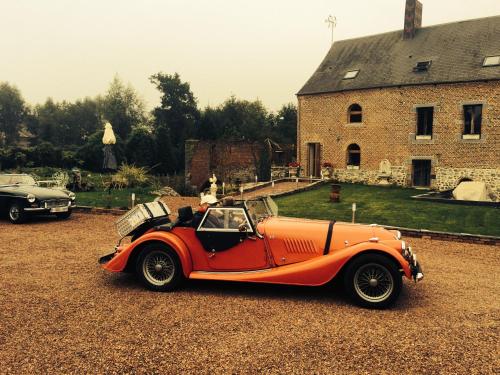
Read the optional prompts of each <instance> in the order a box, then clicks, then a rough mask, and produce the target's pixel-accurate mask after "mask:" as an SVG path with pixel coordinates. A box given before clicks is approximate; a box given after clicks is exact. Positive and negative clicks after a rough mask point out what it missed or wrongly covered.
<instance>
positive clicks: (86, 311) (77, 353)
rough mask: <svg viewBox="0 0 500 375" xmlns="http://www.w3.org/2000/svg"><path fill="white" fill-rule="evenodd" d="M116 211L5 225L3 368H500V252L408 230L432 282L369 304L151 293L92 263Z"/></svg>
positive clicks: (190, 289)
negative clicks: (388, 302) (386, 305)
mask: <svg viewBox="0 0 500 375" xmlns="http://www.w3.org/2000/svg"><path fill="white" fill-rule="evenodd" d="M114 220H116V217H113V216H106V215H86V214H75V215H74V216H72V218H71V219H70V220H68V221H56V220H53V219H50V218H47V219H39V220H36V221H33V222H31V223H29V224H25V225H18V226H13V225H11V224H9V223H7V222H6V221H0V241H1V242H0V265H1V268H0V286H1V288H0V373H2V374H3V373H6V374H23V373H24V374H33V373H78V374H83V373H108V374H109V373H159V374H179V373H194V374H205V373H206V374H209V373H210V374H212V373H253V374H256V373H259V374H260V373H306V374H312V373H322V374H325V373H336V374H345V373H354V374H364V373H366V374H368V373H370V374H382V373H386V374H398V373H400V374H403V373H404V374H412V373H414V374H423V373H425V374H432V373H449V374H488V373H495V372H496V373H498V372H499V371H500V361H499V358H500V346H499V335H498V333H499V317H500V298H499V297H500V278H499V276H498V275H499V273H500V266H499V264H498V255H499V250H500V249H499V248H498V247H494V246H484V245H471V244H464V243H453V242H440V241H432V240H417V239H411V238H410V239H408V241H409V242H410V243H411V244H412V245H413V246H414V247H415V249H416V250H417V253H418V255H419V257H420V258H419V259H420V260H421V262H422V264H423V266H424V271H425V272H426V276H425V279H424V281H423V282H422V283H420V284H419V285H414V284H412V283H409V282H405V286H404V288H403V292H402V295H401V298H400V299H399V301H398V303H397V305H396V306H395V307H394V308H392V309H390V310H385V311H371V310H365V309H360V308H357V307H355V306H353V305H351V304H350V303H349V302H348V301H346V299H345V297H344V295H343V294H342V292H341V291H340V290H338V288H334V287H331V286H329V287H322V288H299V287H286V286H269V285H248V284H232V283H221V282H211V283H207V282H189V283H188V284H187V285H186V287H185V288H184V289H182V290H180V291H177V292H174V293H153V292H149V291H146V290H145V289H143V287H142V286H141V285H139V284H138V282H137V281H136V280H135V279H134V277H132V276H130V275H124V274H109V273H105V272H104V271H102V270H101V269H100V268H99V266H98V264H97V258H98V256H99V255H100V254H101V253H103V252H104V251H105V250H110V249H112V247H113V245H114V244H115V241H116V240H117V238H116V235H115V231H114V229H113V225H112V224H113V221H114Z"/></svg>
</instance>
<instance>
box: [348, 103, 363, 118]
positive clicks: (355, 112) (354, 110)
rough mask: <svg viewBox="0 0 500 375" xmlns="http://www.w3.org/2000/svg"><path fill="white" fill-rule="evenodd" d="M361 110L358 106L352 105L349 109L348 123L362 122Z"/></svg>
mask: <svg viewBox="0 0 500 375" xmlns="http://www.w3.org/2000/svg"><path fill="white" fill-rule="evenodd" d="M362 121H363V110H362V108H361V106H360V105H359V104H353V105H351V106H350V107H349V123H353V122H362Z"/></svg>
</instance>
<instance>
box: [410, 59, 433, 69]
mask: <svg viewBox="0 0 500 375" xmlns="http://www.w3.org/2000/svg"><path fill="white" fill-rule="evenodd" d="M431 62H432V61H431V60H429V61H419V62H418V63H417V65H415V66H414V67H413V71H414V72H426V71H428V70H429V68H430V66H431Z"/></svg>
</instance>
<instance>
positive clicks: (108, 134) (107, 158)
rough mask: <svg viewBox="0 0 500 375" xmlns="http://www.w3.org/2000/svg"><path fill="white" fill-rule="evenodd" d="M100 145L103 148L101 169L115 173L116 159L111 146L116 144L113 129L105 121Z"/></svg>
mask: <svg viewBox="0 0 500 375" xmlns="http://www.w3.org/2000/svg"><path fill="white" fill-rule="evenodd" d="M102 143H103V144H104V147H103V149H102V152H103V153H104V160H103V162H102V169H104V170H105V171H115V170H116V169H117V168H118V165H117V162H116V157H115V155H114V154H113V145H114V144H115V143H116V137H115V133H114V132H113V127H112V126H111V124H110V123H109V122H108V121H106V123H105V124H104V135H103V137H102Z"/></svg>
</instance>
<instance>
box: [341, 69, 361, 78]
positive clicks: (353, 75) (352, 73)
mask: <svg viewBox="0 0 500 375" xmlns="http://www.w3.org/2000/svg"><path fill="white" fill-rule="evenodd" d="M358 73H359V70H349V71H348V72H347V73H346V74H345V75H344V78H342V79H354V78H356V77H357V76H358Z"/></svg>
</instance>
